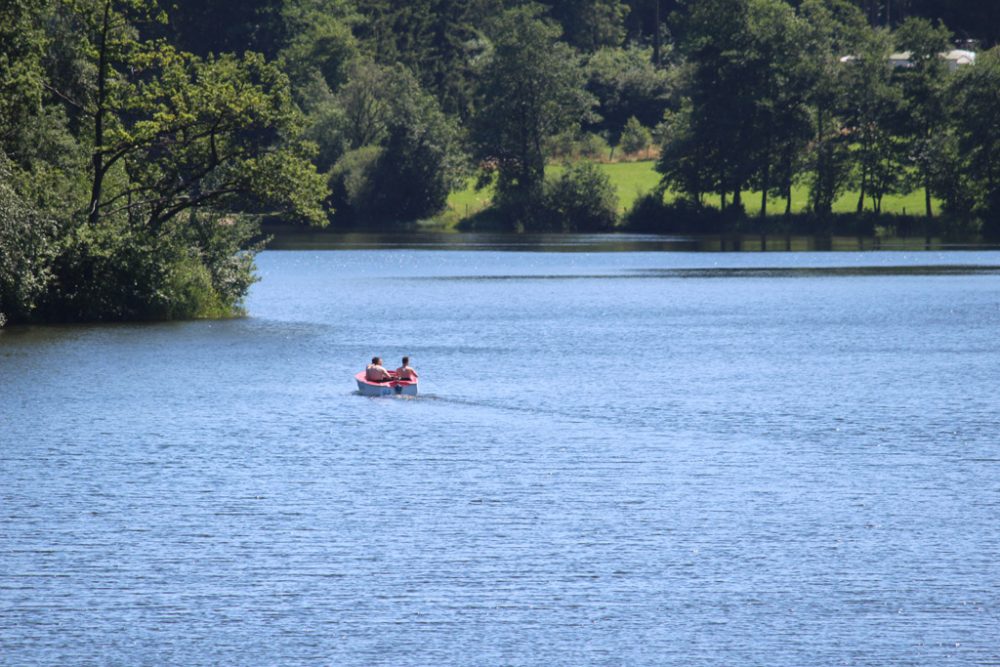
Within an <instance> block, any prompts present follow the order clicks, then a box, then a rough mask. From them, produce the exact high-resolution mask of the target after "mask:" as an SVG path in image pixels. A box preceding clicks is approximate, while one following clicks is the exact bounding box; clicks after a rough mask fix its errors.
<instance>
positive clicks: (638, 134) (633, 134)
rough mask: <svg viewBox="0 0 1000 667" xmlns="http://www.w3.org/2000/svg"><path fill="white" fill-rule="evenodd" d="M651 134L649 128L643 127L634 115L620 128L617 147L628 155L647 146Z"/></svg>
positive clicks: (651, 137)
mask: <svg viewBox="0 0 1000 667" xmlns="http://www.w3.org/2000/svg"><path fill="white" fill-rule="evenodd" d="M652 140H653V135H652V134H651V133H650V131H649V129H648V128H646V127H643V125H642V123H640V122H639V119H638V118H636V117H635V116H632V117H631V118H629V119H628V122H627V123H625V127H624V129H622V138H621V142H620V143H619V147H620V148H621V149H622V150H623V151H625V153H627V154H629V155H633V154H635V153H638V152H640V151H644V150H646V149H647V148H649V144H650V142H651V141H652Z"/></svg>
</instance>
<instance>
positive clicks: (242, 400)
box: [0, 246, 1000, 667]
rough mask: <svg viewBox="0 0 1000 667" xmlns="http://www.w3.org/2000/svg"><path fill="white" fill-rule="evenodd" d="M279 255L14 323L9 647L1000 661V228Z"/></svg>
mask: <svg viewBox="0 0 1000 667" xmlns="http://www.w3.org/2000/svg"><path fill="white" fill-rule="evenodd" d="M586 249H590V248H589V246H588V247H587V248H586ZM259 265H260V269H261V274H262V277H263V281H262V282H261V283H260V284H258V285H257V286H256V287H255V289H254V291H253V294H252V297H251V299H250V300H249V304H248V305H249V309H250V313H251V316H250V317H248V318H246V319H242V320H235V321H226V322H191V323H174V324H156V325H142V326H135V325H118V326H98V327H55V328H31V329H11V330H7V331H3V332H2V333H0V664H3V665H70V664H94V665H144V664H148V665H163V664H172V665H313V664H327V665H358V666H361V665H393V666H395V665H428V666H430V665H565V666H571V665H651V666H652V665H697V666H700V665H706V666H707V665H734V666H738V665H787V666H789V667H800V666H805V665H980V666H982V665H998V664H1000V521H998V517H1000V438H998V435H1000V433H998V427H997V412H998V410H997V409H998V407H1000V399H998V397H997V388H998V386H1000V346H998V337H997V332H998V330H1000V253H997V252H969V253H950V254H949V253H913V254H903V253H853V254H839V253H826V254H810V253H804V254H780V255H772V254H767V255H764V254H693V253H688V254H685V253H673V252H628V253H602V252H577V253H549V252H495V251H489V250H485V251H478V252H473V251H458V252H444V251H419V250H412V249H391V250H381V251H380V250H364V251H361V250H358V251H340V252H330V251H297V252H293V251H281V252H267V253H264V254H263V255H262V256H261V257H260V259H259ZM373 354H381V355H382V356H384V357H386V359H387V362H390V363H392V364H394V363H395V362H396V361H397V359H398V357H399V356H401V355H402V354H410V356H411V357H412V358H413V364H414V366H416V368H417V369H418V370H419V371H420V372H421V395H420V396H419V397H418V398H416V399H413V400H405V399H396V398H388V399H368V398H363V397H360V396H358V395H356V393H355V387H354V386H353V378H352V374H353V373H354V372H356V371H357V370H359V369H361V368H362V367H363V366H364V362H365V361H366V359H367V358H369V357H371V356H372V355H373Z"/></svg>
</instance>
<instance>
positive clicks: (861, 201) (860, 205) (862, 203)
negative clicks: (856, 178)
mask: <svg viewBox="0 0 1000 667" xmlns="http://www.w3.org/2000/svg"><path fill="white" fill-rule="evenodd" d="M865 171H866V170H865V168H864V167H861V187H860V188H859V190H861V192H860V194H859V195H858V213H861V212H862V211H864V210H865V183H867V181H868V176H867V174H866V173H865Z"/></svg>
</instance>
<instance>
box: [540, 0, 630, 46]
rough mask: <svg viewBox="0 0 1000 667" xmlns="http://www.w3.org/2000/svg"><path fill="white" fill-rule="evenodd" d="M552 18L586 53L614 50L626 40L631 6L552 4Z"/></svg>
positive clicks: (603, 1) (608, 1)
mask: <svg viewBox="0 0 1000 667" xmlns="http://www.w3.org/2000/svg"><path fill="white" fill-rule="evenodd" d="M544 4H547V5H550V6H551V10H550V14H551V16H552V17H553V18H554V19H556V20H557V21H559V23H560V24H561V25H562V28H563V33H564V34H565V36H566V41H567V42H569V43H570V44H572V45H573V46H575V47H577V48H579V49H582V50H584V51H594V50H596V49H599V48H601V47H614V46H619V45H620V44H621V43H622V39H623V38H624V37H625V16H626V15H628V6H627V5H625V4H623V3H622V2H620V1H619V0H549V1H548V2H545V3H544Z"/></svg>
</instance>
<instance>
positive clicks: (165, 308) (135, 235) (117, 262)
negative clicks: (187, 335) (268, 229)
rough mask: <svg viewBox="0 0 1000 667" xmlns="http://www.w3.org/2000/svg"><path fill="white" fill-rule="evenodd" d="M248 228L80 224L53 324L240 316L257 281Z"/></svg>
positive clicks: (56, 296)
mask: <svg viewBox="0 0 1000 667" xmlns="http://www.w3.org/2000/svg"><path fill="white" fill-rule="evenodd" d="M248 232H249V227H248V226H246V225H241V224H238V223H237V222H236V221H235V220H233V219H229V218H222V219H219V218H216V217H208V218H206V219H204V220H198V219H197V218H196V217H194V216H191V218H190V219H189V220H187V221H185V222H184V223H182V222H180V221H177V220H175V221H174V222H173V223H172V224H171V225H170V226H168V227H166V228H164V229H162V230H160V232H159V233H154V232H151V231H150V230H148V229H145V228H142V227H133V226H132V225H130V224H129V223H128V222H127V221H123V220H118V221H113V220H108V219H105V220H103V221H102V222H101V223H100V224H99V225H97V226H92V225H88V224H84V225H81V226H80V227H78V228H76V229H75V230H73V231H72V232H71V233H70V234H69V235H68V236H67V237H66V238H65V239H64V240H63V241H62V244H61V245H62V247H61V251H60V253H59V255H58V256H57V257H56V258H55V261H54V263H53V267H52V271H53V275H54V279H53V281H52V286H51V289H50V290H49V291H48V292H47V293H46V294H45V295H44V298H43V299H42V300H41V303H40V304H39V308H38V314H39V315H40V317H41V319H43V320H46V321H69V322H102V321H105V322H106V321H136V320H170V319H192V318H219V317H231V316H234V315H241V314H242V313H243V311H242V308H241V305H242V300H243V297H244V296H245V295H246V292H247V290H248V289H249V287H250V285H251V284H252V283H253V282H254V277H253V253H254V251H255V248H251V249H249V250H240V248H241V247H245V245H246V239H247V236H246V235H247V233H248Z"/></svg>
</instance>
